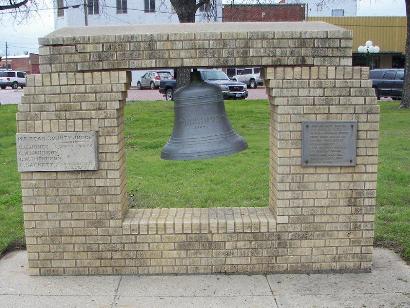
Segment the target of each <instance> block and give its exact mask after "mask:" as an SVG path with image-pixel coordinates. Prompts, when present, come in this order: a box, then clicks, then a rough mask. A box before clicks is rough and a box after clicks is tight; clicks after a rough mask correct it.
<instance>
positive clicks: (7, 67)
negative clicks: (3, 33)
mask: <svg viewBox="0 0 410 308" xmlns="http://www.w3.org/2000/svg"><path fill="white" fill-rule="evenodd" d="M7 58H8V46H7V41H6V70H8V69H9V66H8V64H7V63H8V62H7Z"/></svg>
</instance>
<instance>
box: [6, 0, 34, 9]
mask: <svg viewBox="0 0 410 308" xmlns="http://www.w3.org/2000/svg"><path fill="white" fill-rule="evenodd" d="M27 2H28V0H22V1H20V2H15V1H13V0H9V3H10V4H7V5H0V11H4V10H12V9H18V8H19V7H22V6H24V5H26V4H27Z"/></svg>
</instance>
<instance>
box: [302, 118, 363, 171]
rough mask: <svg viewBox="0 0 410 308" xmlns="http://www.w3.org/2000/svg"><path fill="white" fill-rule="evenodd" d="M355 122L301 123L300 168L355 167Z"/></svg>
mask: <svg viewBox="0 0 410 308" xmlns="http://www.w3.org/2000/svg"><path fill="white" fill-rule="evenodd" d="M356 139H357V122H356V121H306V122H303V123H302V166H355V165H356Z"/></svg>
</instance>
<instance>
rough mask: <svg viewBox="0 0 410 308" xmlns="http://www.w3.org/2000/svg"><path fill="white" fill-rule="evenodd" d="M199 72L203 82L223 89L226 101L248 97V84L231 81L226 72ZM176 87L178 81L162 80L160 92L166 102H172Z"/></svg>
mask: <svg viewBox="0 0 410 308" xmlns="http://www.w3.org/2000/svg"><path fill="white" fill-rule="evenodd" d="M199 72H200V73H201V78H202V80H203V81H205V82H207V83H210V84H215V85H217V86H219V87H220V88H221V90H222V94H223V97H224V99H229V98H233V99H236V98H239V99H245V98H247V97H248V90H247V86H246V84H244V83H242V82H238V81H233V80H230V79H229V77H228V76H227V75H226V74H225V73H224V72H222V71H218V70H199ZM176 85H177V83H176V80H161V82H160V86H159V92H160V93H162V94H164V96H165V99H166V100H172V99H173V96H174V90H175V88H176Z"/></svg>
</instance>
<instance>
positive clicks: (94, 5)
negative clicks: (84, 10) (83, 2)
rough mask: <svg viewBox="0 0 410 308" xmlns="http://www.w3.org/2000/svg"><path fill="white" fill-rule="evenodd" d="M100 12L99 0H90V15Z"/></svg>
mask: <svg viewBox="0 0 410 308" xmlns="http://www.w3.org/2000/svg"><path fill="white" fill-rule="evenodd" d="M98 14H100V5H99V3H98V0H88V15H98Z"/></svg>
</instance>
